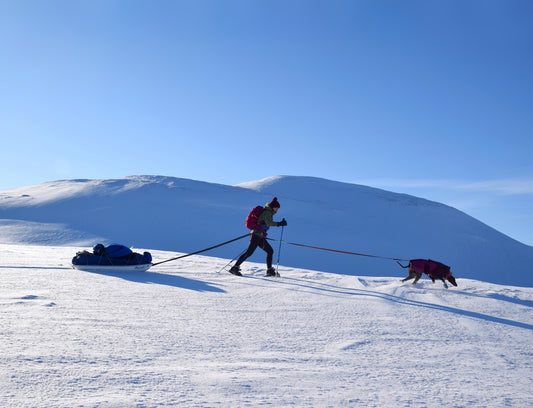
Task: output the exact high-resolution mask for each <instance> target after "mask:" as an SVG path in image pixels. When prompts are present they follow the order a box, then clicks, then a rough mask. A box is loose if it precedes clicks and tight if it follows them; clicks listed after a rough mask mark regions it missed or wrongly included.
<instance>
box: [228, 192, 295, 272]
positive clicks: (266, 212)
mask: <svg viewBox="0 0 533 408" xmlns="http://www.w3.org/2000/svg"><path fill="white" fill-rule="evenodd" d="M279 207H280V205H279V202H278V198H277V197H274V198H273V199H272V201H270V202H269V203H267V204H266V205H265V206H264V208H263V210H262V211H261V213H260V214H259V215H258V216H257V222H256V223H255V226H254V228H253V229H252V232H251V234H250V243H249V244H248V248H247V249H246V252H245V253H244V254H242V255H241V256H240V257H239V259H237V262H236V263H235V265H234V266H233V267H232V268H231V269H230V270H229V271H230V273H232V274H233V275H237V276H241V275H242V274H241V268H240V265H241V264H242V263H243V262H244V261H245V260H246V259H247V258H249V257H250V256H252V254H253V253H254V251H255V250H256V249H257V247H260V248H261V249H262V250H263V251H265V252H266V253H267V257H266V264H267V271H266V276H279V273H277V272H276V270H275V269H274V268H273V267H272V257H273V255H274V250H273V249H272V247H271V246H270V244H269V243H268V241H267V239H266V236H267V230H268V228H270V227H284V226H285V225H287V221H285V218H283V219H282V220H281V221H274V220H273V217H274V214H276V213H277V212H278V210H279Z"/></svg>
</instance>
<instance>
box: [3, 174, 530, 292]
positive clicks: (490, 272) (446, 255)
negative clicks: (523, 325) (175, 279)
mask: <svg viewBox="0 0 533 408" xmlns="http://www.w3.org/2000/svg"><path fill="white" fill-rule="evenodd" d="M274 196H277V197H278V199H279V202H280V203H281V208H280V211H279V212H278V214H277V215H276V217H275V219H276V220H281V218H285V219H286V220H287V222H288V226H287V227H285V228H284V229H283V241H285V243H282V244H281V247H279V245H280V243H279V239H280V234H281V228H271V229H270V230H269V238H271V239H273V240H274V241H273V242H272V245H273V247H274V248H275V251H276V252H275V257H274V260H275V261H276V260H277V258H278V255H279V263H280V264H281V265H284V266H287V267H295V268H303V269H311V270H320V271H324V272H332V273H336V274H343V275H357V276H374V277H378V276H393V277H404V276H406V275H407V273H406V270H405V269H402V268H400V267H399V266H398V265H397V264H396V262H394V261H393V260H391V259H386V258H399V259H405V260H407V259H415V258H431V259H434V260H437V261H440V262H443V263H445V264H447V265H450V266H451V267H452V272H453V274H454V276H456V277H457V278H458V282H459V285H460V279H461V278H466V279H476V280H481V281H486V282H492V283H496V284H504V285H514V286H530V287H531V286H533V271H532V270H531V265H533V247H530V246H528V245H525V244H522V243H520V242H518V241H516V240H513V239H512V238H510V237H508V236H506V235H504V234H502V233H500V232H498V231H497V230H495V229H493V228H491V227H489V226H488V225H486V224H484V223H482V222H480V221H478V220H476V219H475V218H473V217H471V216H469V215H467V214H465V213H463V212H461V211H459V210H457V209H455V208H452V207H450V206H447V205H444V204H440V203H437V202H433V201H429V200H425V199H422V198H418V197H414V196H411V195H407V194H397V193H392V192H389V191H385V190H381V189H376V188H372V187H367V186H362V185H355V184H349V183H341V182H337V181H331V180H325V179H320V178H314V177H296V176H276V177H270V178H267V179H264V180H260V181H255V182H248V183H243V184H239V185H233V186H231V185H222V184H215V183H207V182H202V181H195V180H189V179H182V178H175V177H165V176H131V177H125V178H123V179H113V180H63V181H54V182H48V183H43V184H39V185H34V186H27V187H21V188H17V189H11V190H5V191H3V192H0V243H3V244H34V245H55V246H57V245H62V246H67V245H69V246H82V247H92V246H93V245H94V244H96V243H98V242H102V243H104V244H109V243H112V242H118V243H121V244H124V245H128V246H133V247H135V248H144V249H148V250H149V249H157V250H161V251H176V252H183V253H188V252H193V251H197V250H199V249H202V248H207V247H210V246H212V245H215V244H218V243H221V242H225V241H227V240H230V239H233V238H235V237H238V236H241V235H244V234H246V233H247V232H248V230H247V229H246V228H245V226H244V224H243V222H244V219H245V218H246V215H247V214H248V212H249V211H250V209H251V208H253V207H254V206H256V205H258V204H265V203H267V202H269V201H270V200H271V199H272V197H274ZM286 242H288V243H286ZM291 243H298V244H303V245H307V246H314V247H320V248H327V249H334V250H340V251H349V252H357V253H360V254H367V255H372V257H367V256H355V255H348V254H342V253H337V252H332V251H325V250H319V249H314V248H309V247H305V246H296V245H292V244H291ZM246 245H247V240H246V238H245V239H242V240H239V241H236V242H235V243H232V244H230V245H227V246H223V247H220V248H217V249H216V250H213V251H210V252H209V253H206V254H205V255H209V256H213V257H221V258H227V259H228V260H229V259H233V258H236V257H237V256H238V255H240V253H241V252H242V251H244V249H245V248H246ZM279 249H281V251H279ZM376 257H378V258H376ZM379 257H382V258H379ZM156 261H159V260H158V259H154V262H156ZM249 261H250V262H258V263H261V262H264V253H263V252H262V251H261V250H258V251H256V253H255V254H254V255H253V257H252V258H250V259H249ZM404 264H405V262H404ZM246 265H247V264H246V263H245V264H243V272H244V273H246Z"/></svg>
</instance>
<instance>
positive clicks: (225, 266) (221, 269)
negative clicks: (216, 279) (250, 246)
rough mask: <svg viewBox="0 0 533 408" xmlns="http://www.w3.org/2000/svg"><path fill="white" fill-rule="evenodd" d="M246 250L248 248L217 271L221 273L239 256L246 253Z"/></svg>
mask: <svg viewBox="0 0 533 408" xmlns="http://www.w3.org/2000/svg"><path fill="white" fill-rule="evenodd" d="M245 252H246V249H245V250H244V251H242V252H241V253H240V254H239V255H237V256H236V257H235V258H233V259H232V260H231V261H229V262H228V263H227V264H226V265H224V266H223V267H222V268H220V270H219V271H218V272H217V273H220V272H222V271H223V270H224V269H226V268H227V267H228V265H229V264H231V263H232V262H233V261H234V260H235V259H237V258H239V257H240V256H241V255H242V254H244V253H245Z"/></svg>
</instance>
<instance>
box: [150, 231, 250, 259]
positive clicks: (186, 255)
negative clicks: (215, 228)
mask: <svg viewBox="0 0 533 408" xmlns="http://www.w3.org/2000/svg"><path fill="white" fill-rule="evenodd" d="M249 236H250V233H248V234H245V235H242V236H240V237H237V238H234V239H231V240H229V241H226V242H223V243H221V244H217V245H213V246H212V247H209V248H205V249H201V250H199V251H196V252H191V253H190V254H185V255H180V256H177V257H175V258H170V259H167V260H166V261H161V262H156V263H152V266H155V265H160V264H162V263H165V262H170V261H175V260H177V259H181V258H186V257H188V256H191V255H196V254H200V253H202V252H206V251H210V250H211V249H215V248H218V247H221V246H223V245H227V244H229V243H231V242H234V241H238V240H239V239H243V238H245V237H249Z"/></svg>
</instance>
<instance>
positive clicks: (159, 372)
mask: <svg viewBox="0 0 533 408" xmlns="http://www.w3.org/2000/svg"><path fill="white" fill-rule="evenodd" d="M76 250H77V248H76V247H53V246H45V247H43V246H23V245H5V244H1V245H0V254H1V266H0V273H1V279H0V311H1V313H0V359H1V361H0V378H1V381H0V406H2V407H32V408H49V407H55V408H63V407H65V408H67V407H69V408H70V407H109V408H113V407H116V408H119V407H120V408H123V407H228V408H233V407H262V406H270V407H312V408H321V407H362V408H368V407H380V408H381V407H407V408H418V407H484V408H487V407H488V408H491V407H494V408H500V407H530V406H533V397H532V394H531V390H532V388H533V347H532V340H531V339H532V334H533V288H521V287H506V286H501V285H496V284H492V283H486V282H480V281H475V280H470V279H462V280H461V281H460V286H459V287H458V288H450V289H448V290H446V289H444V288H443V287H442V284H441V283H436V284H432V283H431V281H428V280H422V281H421V282H420V283H419V284H417V285H416V286H414V285H412V284H410V283H406V284H402V283H401V282H400V280H399V279H398V278H391V277H362V276H347V275H341V274H332V273H324V272H317V271H310V270H304V269H297V268H290V267H280V273H281V276H282V277H281V278H277V279H271V278H264V277H263V274H264V268H263V265H262V264H255V263H247V264H245V268H243V269H244V270H243V272H244V275H245V276H243V277H235V276H233V275H230V274H229V273H227V272H226V271H221V272H220V273H217V272H218V271H220V270H221V269H222V268H223V266H224V265H226V264H227V259H217V258H214V257H204V256H193V257H189V258H185V259H182V260H180V261H179V262H175V263H166V264H162V265H160V266H155V267H153V268H152V269H151V270H150V271H148V272H144V273H143V272H140V273H113V274H103V273H90V272H81V271H77V270H73V269H70V267H69V265H70V259H71V257H72V255H73V253H74V252H75V251H76ZM175 255H176V254H175V253H165V252H160V251H154V256H155V257H156V258H160V259H168V258H170V257H172V256H175Z"/></svg>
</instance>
